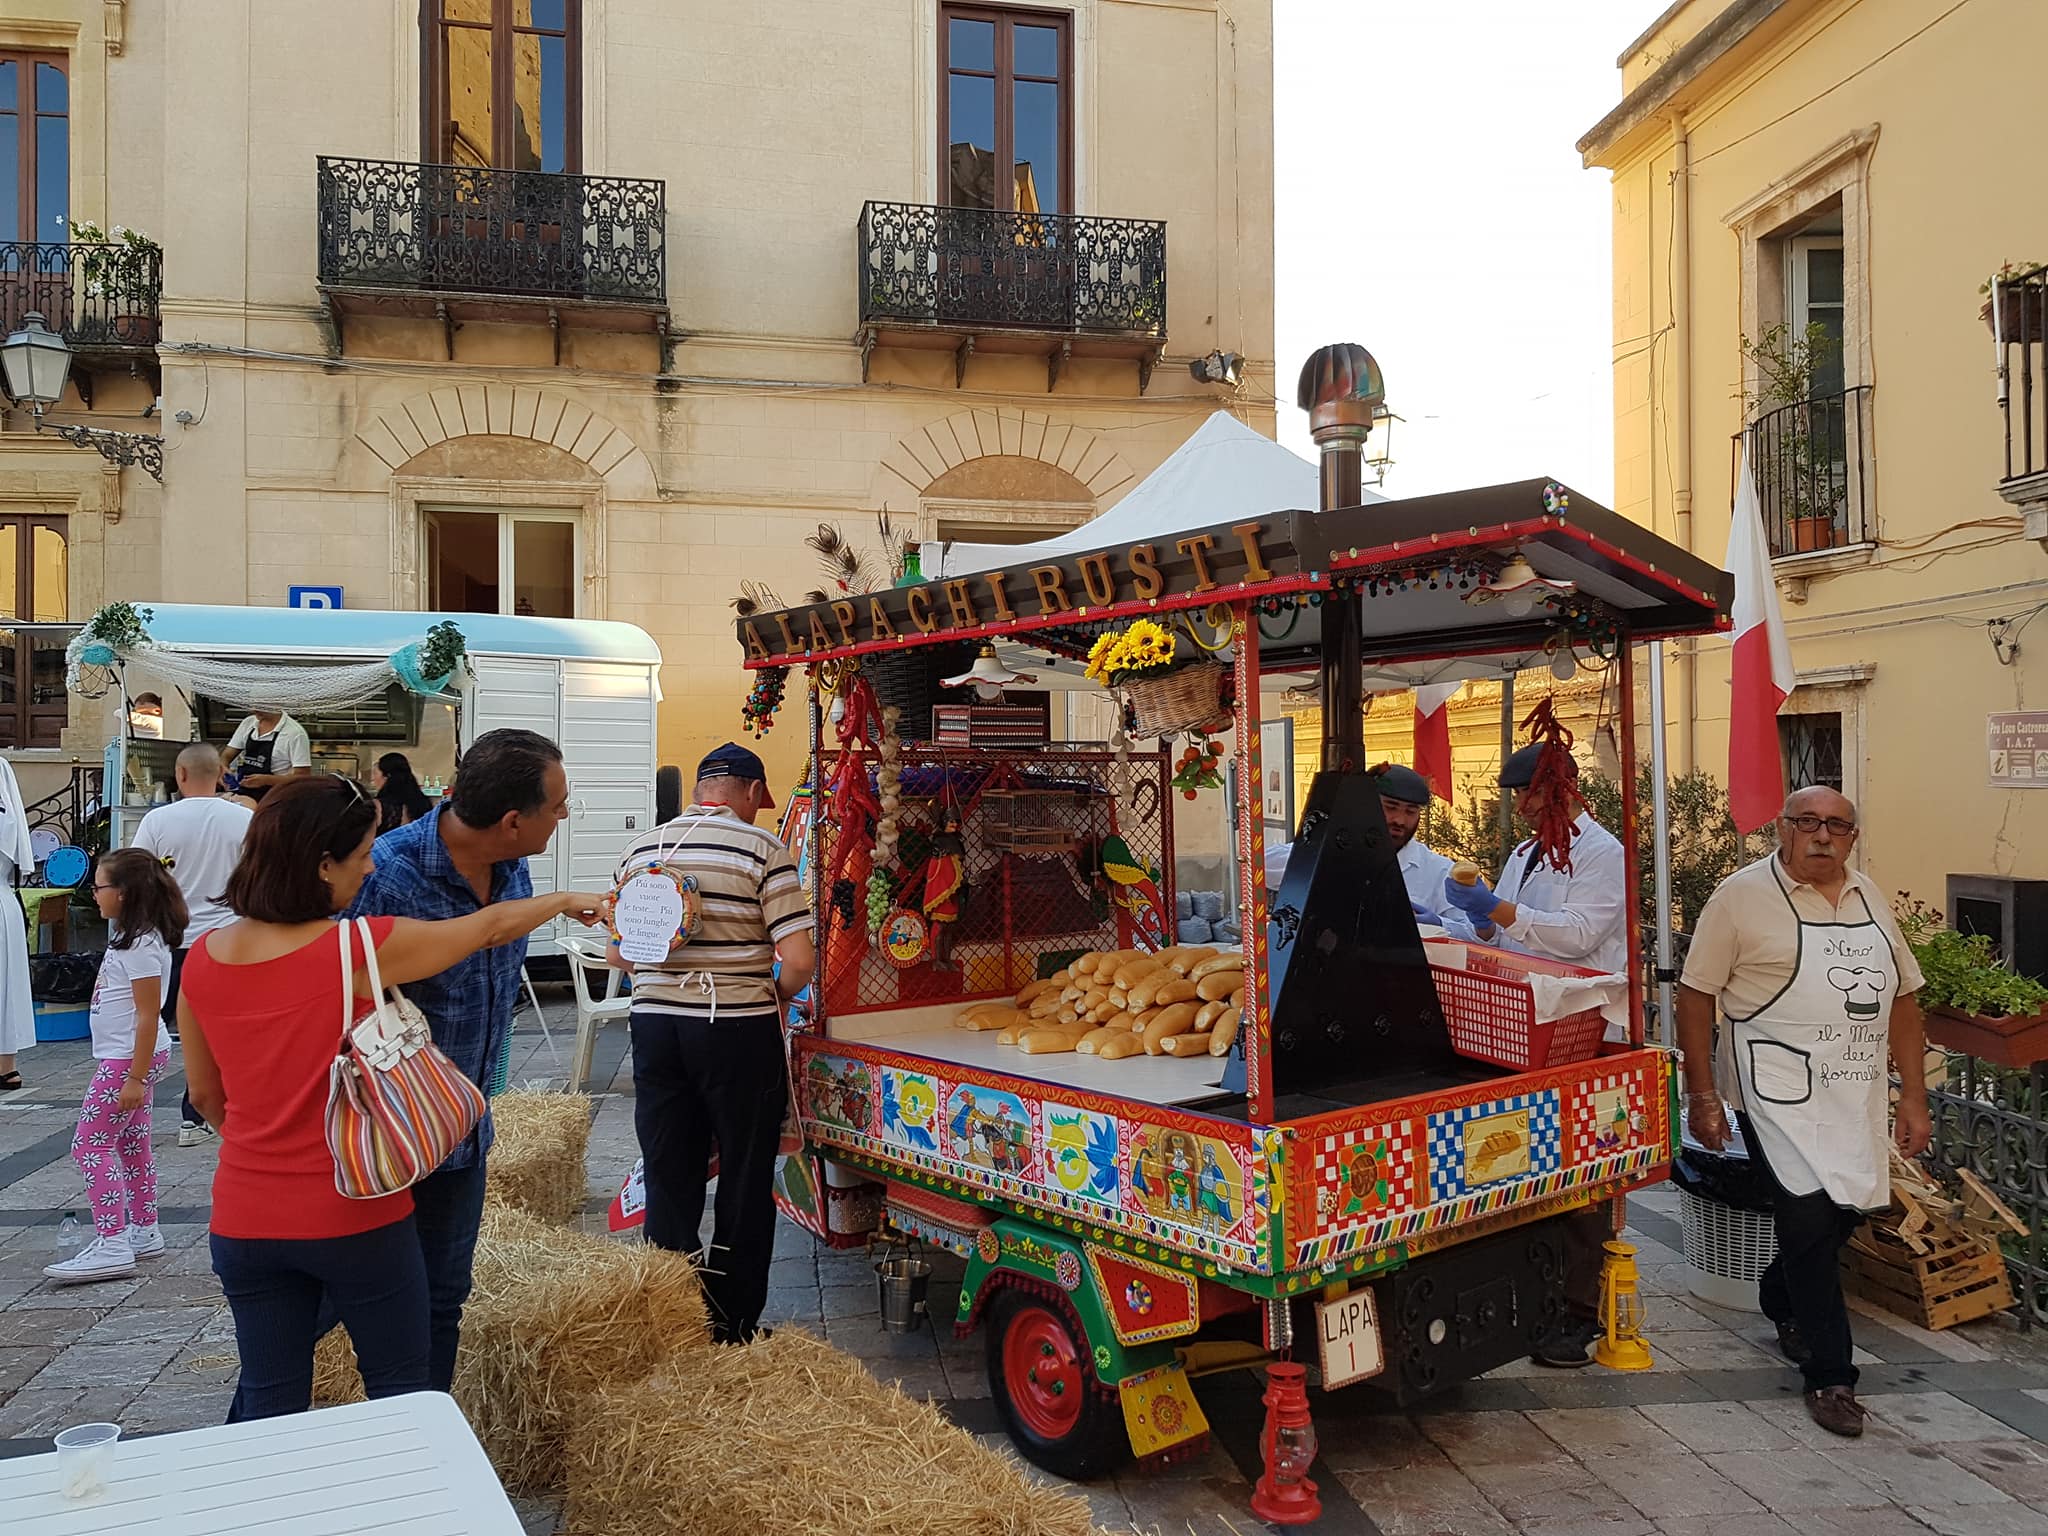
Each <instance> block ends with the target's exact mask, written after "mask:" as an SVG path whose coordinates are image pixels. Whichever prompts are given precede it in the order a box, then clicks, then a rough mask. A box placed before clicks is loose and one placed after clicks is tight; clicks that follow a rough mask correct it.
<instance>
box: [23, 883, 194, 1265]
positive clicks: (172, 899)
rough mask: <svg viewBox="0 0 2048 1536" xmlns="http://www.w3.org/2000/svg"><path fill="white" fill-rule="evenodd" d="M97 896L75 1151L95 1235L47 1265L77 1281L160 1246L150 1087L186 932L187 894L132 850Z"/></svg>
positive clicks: (160, 1058) (159, 1072) (164, 1057)
mask: <svg viewBox="0 0 2048 1536" xmlns="http://www.w3.org/2000/svg"><path fill="white" fill-rule="evenodd" d="M93 898H94V900H95V902H96V903H97V904H98V906H99V909H100V916H102V917H104V918H105V919H106V920H107V931H108V939H107V954H106V958H105V959H104V960H102V961H101V962H100V976H99V982H98V984H97V985H96V986H95V987H94V988H93V992H92V1054H93V1057H94V1060H95V1061H96V1062H97V1063H98V1066H97V1069H96V1070H95V1071H94V1073H93V1076H92V1085H91V1086H90V1087H89V1088H87V1089H86V1091H85V1108H84V1109H83V1110H82V1111H81V1112H80V1114H79V1116H78V1134H77V1135H76V1136H75V1137H73V1138H72V1141H71V1156H72V1157H73V1159H75V1160H76V1162H77V1163H78V1166H79V1169H80V1170H81V1171H82V1172H83V1173H84V1174H85V1183H86V1188H87V1190H88V1191H90V1193H91V1197H92V1224H93V1229H94V1231H95V1232H96V1234H97V1235H96V1236H95V1237H94V1239H93V1241H92V1242H90V1243H88V1244H87V1245H86V1246H85V1248H84V1249H83V1250H81V1251H80V1252H79V1253H77V1254H76V1255H74V1256H73V1257H71V1258H68V1259H65V1260H63V1261H61V1262H59V1263H56V1264H52V1265H49V1266H48V1267H47V1268H45V1269H44V1270H43V1273H44V1274H46V1275H48V1276H49V1277H50V1278H51V1279H52V1280H57V1281H61V1282H63V1283H64V1284H67V1285H76V1284H79V1283H81V1282H83V1281H87V1280H115V1279H119V1278H120V1277H121V1276H123V1275H132V1274H134V1273H135V1261H136V1260H137V1259H148V1258H154V1257H156V1256H157V1255H158V1254H160V1253H162V1252H163V1251H164V1240H163V1237H162V1235H161V1234H160V1233H159V1232H158V1231H157V1229H156V1154H155V1152H154V1151H153V1150H152V1149H151V1147H150V1144H149V1091H150V1089H151V1088H152V1087H154V1086H155V1084H156V1081H157V1079H158V1078H160V1077H162V1076H163V1074H164V1069H165V1067H166V1066H167V1065H169V1063H170V1059H171V1053H170V1051H169V1050H168V1049H161V1050H160V1049H158V1041H157V1013H158V1010H159V1009H160V1008H161V1007H162V1004H163V993H164V983H165V982H166V981H167V980H168V979H169V977H170V974H171V951H172V950H174V949H176V948H177V947H178V946H179V945H180V944H181V943H183V942H184V938H185V922H186V911H185V898H184V897H183V896H181V895H180V894H179V893H178V885H177V882H176V881H175V880H173V879H172V878H171V874H170V871H169V870H167V869H165V868H164V866H163V864H162V862H161V861H160V860H158V859H156V858H155V857H153V856H152V855H150V854H147V853H144V852H142V851H141V850H139V849H135V848H124V849H122V850H121V851H120V852H118V853H113V854H109V855H108V856H107V857H106V858H104V859H101V860H100V863H99V869H98V871H97V873H96V874H95V875H94V877H93Z"/></svg>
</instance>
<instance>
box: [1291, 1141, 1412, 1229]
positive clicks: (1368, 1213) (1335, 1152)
mask: <svg viewBox="0 0 2048 1536" xmlns="http://www.w3.org/2000/svg"><path fill="white" fill-rule="evenodd" d="M1361 1146H1362V1147H1369V1148H1371V1147H1376V1148H1379V1149H1381V1151H1382V1154H1383V1155H1382V1158H1381V1161H1382V1166H1383V1172H1384V1173H1385V1176H1386V1180H1387V1198H1386V1201H1385V1203H1384V1204H1381V1205H1368V1206H1366V1207H1365V1208H1364V1209H1362V1210H1352V1211H1350V1212H1349V1213H1348V1214H1347V1212H1346V1209H1345V1207H1346V1206H1347V1205H1348V1204H1349V1203H1350V1201H1351V1198H1352V1191H1351V1190H1350V1189H1349V1188H1348V1187H1346V1185H1345V1183H1344V1178H1343V1173H1344V1162H1345V1158H1346V1155H1347V1154H1348V1153H1349V1152H1350V1151H1351V1150H1352V1148H1354V1147H1361ZM1313 1157H1314V1173H1315V1181H1314V1187H1315V1192H1316V1196H1315V1198H1316V1211H1315V1215H1316V1230H1318V1231H1329V1230H1331V1229H1332V1228H1336V1227H1348V1226H1352V1225H1355V1224H1357V1223H1359V1222H1363V1221H1369V1220H1371V1219H1372V1218H1373V1217H1375V1216H1384V1215H1385V1214H1386V1213H1387V1212H1389V1211H1398V1210H1403V1209H1405V1208H1407V1207H1408V1206H1410V1205H1412V1204H1414V1203H1415V1122H1414V1121H1412V1120H1390V1121H1388V1122H1387V1123H1386V1124H1384V1125H1368V1126H1363V1127H1361V1128H1359V1129H1357V1130H1351V1131H1340V1132H1338V1133H1336V1134H1334V1135H1330V1136H1324V1137H1322V1138H1321V1139H1320V1140H1318V1141H1317V1142H1316V1145H1315V1151H1314V1154H1313Z"/></svg>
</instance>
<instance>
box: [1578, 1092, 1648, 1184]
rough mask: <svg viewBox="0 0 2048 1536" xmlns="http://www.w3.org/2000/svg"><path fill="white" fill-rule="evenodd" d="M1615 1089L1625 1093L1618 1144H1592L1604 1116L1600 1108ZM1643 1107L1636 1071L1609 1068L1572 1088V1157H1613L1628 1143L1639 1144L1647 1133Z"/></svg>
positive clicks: (1611, 1099) (1603, 1108) (1611, 1097)
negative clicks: (1624, 1125)
mask: <svg viewBox="0 0 2048 1536" xmlns="http://www.w3.org/2000/svg"><path fill="white" fill-rule="evenodd" d="M1617 1092H1620V1093H1625V1094H1626V1095H1627V1096H1628V1099H1627V1102H1628V1121H1629V1128H1628V1130H1627V1131H1626V1132H1625V1133H1624V1134H1623V1137H1622V1141H1621V1145H1620V1146H1611V1147H1599V1146H1596V1145H1595V1144H1594V1142H1595V1139H1596V1138H1597V1137H1598V1135H1599V1134H1600V1131H1601V1121H1602V1119H1603V1118H1604V1116H1603V1114H1602V1111H1603V1110H1605V1109H1606V1108H1608V1107H1609V1106H1611V1104H1612V1103H1613V1096H1614V1094H1615V1093H1617ZM1646 1109H1647V1105H1646V1103H1645V1101H1644V1097H1643V1075H1642V1073H1641V1072H1639V1071H1635V1072H1609V1073H1607V1074H1605V1075H1604V1076H1601V1077H1597V1078H1594V1079H1593V1080H1592V1081H1590V1082H1588V1083H1585V1084H1584V1085H1583V1086H1581V1087H1580V1088H1578V1089H1576V1090H1575V1091H1574V1092H1573V1094H1572V1140H1571V1156H1572V1161H1573V1162H1575V1163H1582V1162H1586V1161H1588V1160H1590V1159H1592V1158H1596V1157H1616V1156H1619V1155H1620V1154H1621V1153H1623V1152H1626V1151H1627V1150H1628V1149H1629V1148H1630V1147H1635V1146H1640V1145H1642V1143H1643V1142H1644V1141H1645V1140H1646V1139H1647V1138H1648V1136H1649V1117H1648V1115H1647V1114H1646V1113H1645V1111H1646Z"/></svg>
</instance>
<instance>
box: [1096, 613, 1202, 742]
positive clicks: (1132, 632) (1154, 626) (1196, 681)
mask: <svg viewBox="0 0 2048 1536" xmlns="http://www.w3.org/2000/svg"><path fill="white" fill-rule="evenodd" d="M1175 649H1176V647H1175V642H1174V636H1173V632H1172V631H1171V630H1169V629H1166V628H1164V627H1163V626H1161V625H1160V624H1158V623H1156V622H1154V621H1153V620H1151V619H1136V620H1133V621H1132V623H1131V626H1130V628H1128V629H1125V630H1123V631H1121V632H1119V631H1117V630H1110V631H1108V632H1106V633H1104V634H1103V635H1101V636H1099V637H1098V638H1097V639H1096V641H1095V644H1094V645H1093V646H1092V647H1090V649H1089V651H1088V666H1087V673H1088V676H1089V677H1090V678H1092V679H1093V680H1094V681H1096V682H1098V683H1101V684H1102V685H1103V686H1104V687H1105V688H1108V689H1109V690H1110V691H1111V692H1112V693H1119V694H1121V695H1122V696H1123V699H1124V702H1125V703H1126V704H1127V705H1129V707H1130V710H1131V713H1132V715H1133V716H1134V717H1135V722H1134V724H1133V726H1132V734H1134V735H1137V736H1141V737H1154V736H1175V735H1178V734H1179V733H1180V732H1182V731H1195V730H1203V729H1207V728H1209V727H1211V726H1212V725H1215V724H1217V723H1218V722H1219V721H1220V722H1221V723H1222V725H1223V726H1224V728H1227V727H1228V721H1229V712H1228V710H1227V709H1226V708H1225V707H1224V704H1223V679H1224V677H1225V675H1226V673H1225V671H1224V668H1223V667H1221V666H1219V665H1218V664H1217V663H1215V662H1213V661H1208V660H1205V659H1202V658H1199V657H1198V658H1195V659H1194V660H1191V661H1188V660H1177V659H1176V658H1175V654H1174V652H1175Z"/></svg>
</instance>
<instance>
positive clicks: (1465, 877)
mask: <svg viewBox="0 0 2048 1536" xmlns="http://www.w3.org/2000/svg"><path fill="white" fill-rule="evenodd" d="M1451 878H1452V879H1453V880H1455V881H1457V882H1458V884H1460V885H1477V884H1478V883H1479V866H1478V865H1477V864H1474V863H1473V862H1472V861H1471V860H1470V859H1460V860H1458V862H1457V863H1455V864H1453V865H1452V866H1451Z"/></svg>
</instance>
